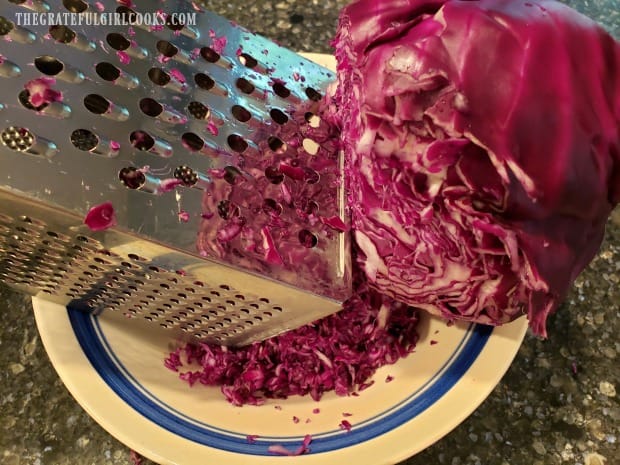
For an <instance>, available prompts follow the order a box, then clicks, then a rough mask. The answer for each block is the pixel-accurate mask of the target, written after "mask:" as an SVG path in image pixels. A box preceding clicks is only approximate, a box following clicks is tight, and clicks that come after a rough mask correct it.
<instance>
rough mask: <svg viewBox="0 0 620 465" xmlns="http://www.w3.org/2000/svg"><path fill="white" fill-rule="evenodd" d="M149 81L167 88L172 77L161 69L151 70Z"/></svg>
mask: <svg viewBox="0 0 620 465" xmlns="http://www.w3.org/2000/svg"><path fill="white" fill-rule="evenodd" d="M149 79H150V80H151V81H152V82H153V84H156V85H158V86H165V85H166V84H168V83H169V82H170V75H169V74H168V73H166V72H165V71H164V70H163V69H161V68H151V69H149Z"/></svg>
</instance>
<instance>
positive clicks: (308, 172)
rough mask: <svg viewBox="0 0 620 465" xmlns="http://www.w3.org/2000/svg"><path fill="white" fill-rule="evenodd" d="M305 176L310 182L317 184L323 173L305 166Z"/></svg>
mask: <svg viewBox="0 0 620 465" xmlns="http://www.w3.org/2000/svg"><path fill="white" fill-rule="evenodd" d="M304 171H305V174H304V178H305V180H306V182H307V183H308V184H316V183H317V182H319V181H320V179H321V175H320V174H319V173H317V172H316V171H315V170H313V169H312V168H304Z"/></svg>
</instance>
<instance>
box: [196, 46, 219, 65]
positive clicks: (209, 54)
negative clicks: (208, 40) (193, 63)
mask: <svg viewBox="0 0 620 465" xmlns="http://www.w3.org/2000/svg"><path fill="white" fill-rule="evenodd" d="M200 56H201V57H202V58H204V59H205V60H206V61H208V62H209V63H217V62H218V61H219V59H220V54H219V53H217V52H216V51H215V50H213V49H212V48H211V47H202V48H201V49H200Z"/></svg>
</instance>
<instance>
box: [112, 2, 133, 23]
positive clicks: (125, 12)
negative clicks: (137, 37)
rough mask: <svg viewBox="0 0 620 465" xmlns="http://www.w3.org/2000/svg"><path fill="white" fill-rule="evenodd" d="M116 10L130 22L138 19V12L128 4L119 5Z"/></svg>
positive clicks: (123, 18) (125, 20) (124, 19)
mask: <svg viewBox="0 0 620 465" xmlns="http://www.w3.org/2000/svg"><path fill="white" fill-rule="evenodd" d="M116 12H117V13H118V14H119V15H120V17H121V18H122V20H123V21H124V22H126V23H129V24H134V23H135V21H136V18H137V17H138V14H137V13H136V12H135V11H133V10H132V9H131V8H128V7H126V6H119V7H118V8H117V9H116Z"/></svg>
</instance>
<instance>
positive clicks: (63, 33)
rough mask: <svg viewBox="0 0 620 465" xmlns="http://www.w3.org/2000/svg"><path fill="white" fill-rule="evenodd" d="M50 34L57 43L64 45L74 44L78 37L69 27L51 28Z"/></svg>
mask: <svg viewBox="0 0 620 465" xmlns="http://www.w3.org/2000/svg"><path fill="white" fill-rule="evenodd" d="M49 33H50V35H51V36H52V37H53V38H54V39H55V40H56V42H61V43H63V44H69V43H71V42H73V41H74V40H75V37H76V34H75V32H73V31H72V30H71V28H69V27H67V26H58V25H56V26H50V28H49ZM110 45H112V44H110Z"/></svg>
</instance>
